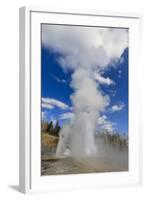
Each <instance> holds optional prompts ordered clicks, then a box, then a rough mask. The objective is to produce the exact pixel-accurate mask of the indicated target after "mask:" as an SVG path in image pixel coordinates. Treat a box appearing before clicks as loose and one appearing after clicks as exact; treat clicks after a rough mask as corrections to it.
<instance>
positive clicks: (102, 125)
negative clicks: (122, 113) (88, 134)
mask: <svg viewBox="0 0 146 200" xmlns="http://www.w3.org/2000/svg"><path fill="white" fill-rule="evenodd" d="M97 124H98V126H99V129H100V130H103V129H105V130H107V131H109V132H113V130H114V126H115V125H116V124H115V123H113V122H111V121H109V120H108V118H107V116H106V115H103V116H100V117H99V118H98V122H97Z"/></svg>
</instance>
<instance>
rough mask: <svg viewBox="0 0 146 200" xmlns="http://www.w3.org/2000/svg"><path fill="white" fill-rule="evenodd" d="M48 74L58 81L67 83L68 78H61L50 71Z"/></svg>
mask: <svg viewBox="0 0 146 200" xmlns="http://www.w3.org/2000/svg"><path fill="white" fill-rule="evenodd" d="M48 74H49V76H51V77H52V78H53V79H54V80H55V81H57V82H58V83H66V80H65V79H61V78H59V77H57V76H55V75H54V74H52V73H48Z"/></svg>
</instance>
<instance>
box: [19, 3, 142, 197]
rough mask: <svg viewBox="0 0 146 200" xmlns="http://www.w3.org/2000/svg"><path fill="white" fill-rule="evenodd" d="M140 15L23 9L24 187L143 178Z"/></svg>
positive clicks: (100, 183) (114, 183)
mask: <svg viewBox="0 0 146 200" xmlns="http://www.w3.org/2000/svg"><path fill="white" fill-rule="evenodd" d="M140 34H141V16H140V15H138V14H122V13H104V12H83V11H81V12H77V13H76V12H74V11H70V12H69V11H68V12H64V11H62V12H61V11H59V12H57V11H50V10H47V9H40V8H28V7H23V8H20V176H19V177H20V191H21V192H24V193H30V192H47V191H54V190H55V191H62V190H71V189H80V188H81V189H87V188H95V189H96V188H99V187H111V186H112V187H117V186H130V185H139V184H140V183H141V173H142V172H141V171H142V170H141V154H142V152H141V129H140V128H141V127H140V106H139V105H140V96H141V94H140V84H137V82H138V80H139V76H138V75H139V70H140V68H141V64H140Z"/></svg>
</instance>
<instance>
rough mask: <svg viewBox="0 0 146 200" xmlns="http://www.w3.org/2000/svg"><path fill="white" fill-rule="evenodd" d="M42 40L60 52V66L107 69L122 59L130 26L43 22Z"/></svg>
mask: <svg viewBox="0 0 146 200" xmlns="http://www.w3.org/2000/svg"><path fill="white" fill-rule="evenodd" d="M42 43H43V45H44V46H45V47H47V48H51V49H52V50H53V51H54V52H57V53H60V54H61V55H62V56H61V57H60V58H59V60H58V61H59V63H60V64H61V66H62V67H63V68H64V69H65V70H67V69H72V70H75V69H76V68H78V67H84V68H92V69H98V70H101V69H104V68H105V67H107V66H108V65H109V64H110V63H112V62H114V63H115V61H116V62H117V61H118V60H120V58H121V55H122V53H123V51H124V49H125V48H127V47H128V31H127V29H118V28H97V27H90V28H89V27H79V26H63V25H60V26H59V25H57V26H55V25H43V26H42Z"/></svg>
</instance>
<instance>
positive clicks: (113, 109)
mask: <svg viewBox="0 0 146 200" xmlns="http://www.w3.org/2000/svg"><path fill="white" fill-rule="evenodd" d="M124 107H125V104H124V103H119V104H115V105H113V106H112V107H111V109H110V111H111V112H118V111H121V110H123V109H124Z"/></svg>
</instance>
